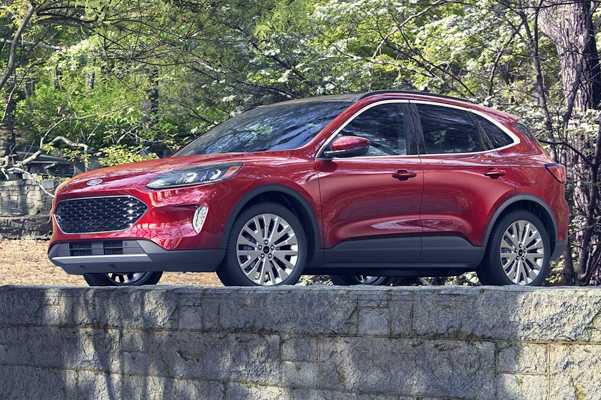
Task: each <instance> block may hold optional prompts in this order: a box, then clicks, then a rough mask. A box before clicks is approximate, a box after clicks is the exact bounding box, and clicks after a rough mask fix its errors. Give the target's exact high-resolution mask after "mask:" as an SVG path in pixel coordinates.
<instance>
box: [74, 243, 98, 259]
mask: <svg viewBox="0 0 601 400" xmlns="http://www.w3.org/2000/svg"><path fill="white" fill-rule="evenodd" d="M69 254H70V255H71V256H72V257H73V256H91V255H92V243H69Z"/></svg>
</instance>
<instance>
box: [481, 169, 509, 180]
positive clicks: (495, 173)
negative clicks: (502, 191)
mask: <svg viewBox="0 0 601 400" xmlns="http://www.w3.org/2000/svg"><path fill="white" fill-rule="evenodd" d="M505 173H506V172H505V171H503V170H502V169H496V168H491V169H489V170H488V171H486V172H485V173H484V175H486V176H488V177H489V178H492V179H498V178H499V177H500V176H505Z"/></svg>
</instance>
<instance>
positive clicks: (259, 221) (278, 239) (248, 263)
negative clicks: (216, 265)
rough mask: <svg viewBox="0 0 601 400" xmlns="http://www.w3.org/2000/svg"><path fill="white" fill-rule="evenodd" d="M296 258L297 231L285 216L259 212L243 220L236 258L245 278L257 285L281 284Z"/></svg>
mask: <svg viewBox="0 0 601 400" xmlns="http://www.w3.org/2000/svg"><path fill="white" fill-rule="evenodd" d="M298 259H299V244H298V238H297V234H296V232H295V231H294V229H293V228H292V226H291V225H290V224H289V223H288V221H286V220H285V219H284V218H282V217H280V216H278V215H275V214H270V213H263V214H259V215H257V216H255V217H253V218H251V219H250V220H248V222H246V223H245V224H244V226H243V228H242V229H241V231H240V233H239V234H238V238H237V240H236V260H237V262H238V266H239V267H240V269H241V270H242V272H243V273H244V274H245V275H246V277H247V278H248V279H249V280H250V281H252V282H253V283H255V284H257V285H262V286H272V285H278V284H280V283H282V282H283V281H284V280H285V279H286V278H288V276H290V274H292V273H293V271H294V269H295V268H297V265H298Z"/></svg>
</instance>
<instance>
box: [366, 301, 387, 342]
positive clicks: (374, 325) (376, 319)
mask: <svg viewBox="0 0 601 400" xmlns="http://www.w3.org/2000/svg"><path fill="white" fill-rule="evenodd" d="M358 334H359V335H380V336H384V335H386V336H388V335H390V313H389V310H388V308H371V307H370V308H360V309H359V329H358Z"/></svg>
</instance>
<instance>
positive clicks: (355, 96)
mask: <svg viewBox="0 0 601 400" xmlns="http://www.w3.org/2000/svg"><path fill="white" fill-rule="evenodd" d="M386 94H390V95H395V94H398V95H411V96H420V97H421V96H426V97H435V98H440V99H447V100H454V101H460V102H465V103H469V104H478V103H476V102H474V101H470V100H466V99H461V98H458V97H452V96H446V95H443V94H436V93H429V92H420V91H411V90H375V91H371V92H364V93H348V94H334V95H329V96H316V97H306V98H302V99H295V100H288V101H283V102H278V103H273V104H269V105H266V106H271V105H278V104H292V103H311V102H321V101H342V102H349V103H355V102H357V101H359V100H363V99H366V98H368V97H371V96H378V95H386ZM260 107H265V106H260Z"/></svg>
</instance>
